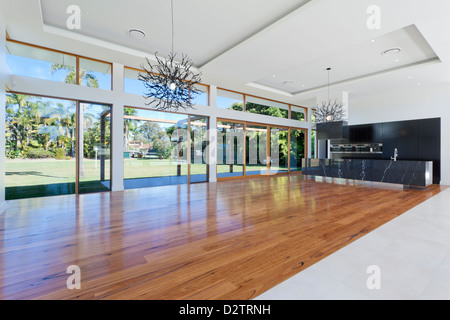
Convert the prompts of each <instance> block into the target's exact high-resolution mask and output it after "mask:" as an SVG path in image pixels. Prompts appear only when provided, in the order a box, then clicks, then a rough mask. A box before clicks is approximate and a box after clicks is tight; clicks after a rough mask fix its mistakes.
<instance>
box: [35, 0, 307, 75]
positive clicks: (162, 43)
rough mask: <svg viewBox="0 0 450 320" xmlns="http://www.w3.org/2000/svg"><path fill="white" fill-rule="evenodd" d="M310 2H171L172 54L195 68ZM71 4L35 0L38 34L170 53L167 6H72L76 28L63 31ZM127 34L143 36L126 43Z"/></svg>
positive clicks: (155, 1) (158, 0)
mask: <svg viewBox="0 0 450 320" xmlns="http://www.w3.org/2000/svg"><path fill="white" fill-rule="evenodd" d="M310 1H311V0H277V1H272V0H270V1H264V2H263V3H262V1H261V0H245V1H242V0H227V1H223V0H190V1H182V0H174V1H173V4H174V51H175V52H179V53H180V54H181V53H188V55H189V58H190V59H192V61H193V64H194V66H195V67H197V68H201V67H203V66H204V65H206V64H208V63H210V62H211V61H213V60H214V59H216V58H217V57H219V56H221V55H223V54H224V53H226V52H227V51H229V50H231V49H233V48H234V47H236V46H238V45H239V44H241V43H242V42H245V41H246V40H248V39H250V38H252V37H253V36H254V35H256V34H258V33H260V32H261V31H262V30H264V29H266V28H268V27H270V26H271V25H273V24H275V23H277V22H278V21H280V20H282V19H283V17H286V16H288V15H289V14H290V13H292V12H294V11H296V10H298V9H299V8H301V7H302V6H304V5H305V4H307V3H308V2H310ZM73 2H74V1H73V0H40V5H41V14H42V23H43V26H44V31H46V32H49V33H53V34H57V35H59V36H64V37H68V38H72V39H74V40H78V41H82V42H86V43H90V44H93V45H97V46H101V47H104V48H108V49H111V50H115V51H118V52H123V53H126V54H131V55H134V56H138V57H149V55H154V54H155V53H158V55H161V56H167V55H168V53H169V52H170V51H171V34H172V33H171V10H170V1H168V0H127V1H123V0H107V1H106V0H96V1H92V0H78V1H76V5H77V6H78V7H79V8H80V11H81V19H80V21H81V24H80V26H81V28H80V29H78V30H69V29H68V28H67V25H66V23H67V18H68V16H69V15H68V13H67V8H68V7H69V6H70V5H72V4H73ZM132 28H137V29H140V30H142V31H144V32H145V33H146V35H147V36H146V37H145V38H144V39H139V40H136V39H133V38H131V37H130V36H129V34H128V30H129V29H132ZM149 58H152V57H151V56H150V57H149Z"/></svg>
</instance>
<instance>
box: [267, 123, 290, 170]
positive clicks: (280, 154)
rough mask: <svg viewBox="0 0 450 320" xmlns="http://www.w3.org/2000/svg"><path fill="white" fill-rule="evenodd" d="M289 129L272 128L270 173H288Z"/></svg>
mask: <svg viewBox="0 0 450 320" xmlns="http://www.w3.org/2000/svg"><path fill="white" fill-rule="evenodd" d="M288 135H289V129H286V128H278V127H270V173H271V174H276V173H282V172H288V171H289V166H288V153H289V144H288Z"/></svg>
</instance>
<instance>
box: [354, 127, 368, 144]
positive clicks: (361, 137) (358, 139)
mask: <svg viewBox="0 0 450 320" xmlns="http://www.w3.org/2000/svg"><path fill="white" fill-rule="evenodd" d="M349 137H350V141H351V142H353V143H363V142H369V128H368V126H367V125H358V126H350V127H349Z"/></svg>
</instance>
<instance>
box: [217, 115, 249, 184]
mask: <svg viewBox="0 0 450 320" xmlns="http://www.w3.org/2000/svg"><path fill="white" fill-rule="evenodd" d="M244 152H245V149H244V124H242V123H235V122H227V121H218V122H217V177H218V178H227V177H238V176H243V175H244Z"/></svg>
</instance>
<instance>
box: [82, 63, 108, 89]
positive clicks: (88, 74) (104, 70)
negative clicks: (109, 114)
mask: <svg viewBox="0 0 450 320" xmlns="http://www.w3.org/2000/svg"><path fill="white" fill-rule="evenodd" d="M79 77H80V84H81V85H82V86H86V87H92V88H100V89H105V90H111V89H112V88H111V64H110V63H106V62H100V61H95V60H91V59H85V58H80V74H79Z"/></svg>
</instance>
